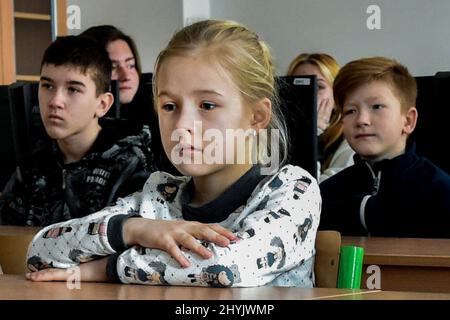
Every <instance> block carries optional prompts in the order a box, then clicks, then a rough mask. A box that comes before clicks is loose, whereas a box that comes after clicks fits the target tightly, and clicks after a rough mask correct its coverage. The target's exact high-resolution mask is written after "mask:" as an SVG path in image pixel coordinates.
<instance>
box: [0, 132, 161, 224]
mask: <svg viewBox="0 0 450 320" xmlns="http://www.w3.org/2000/svg"><path fill="white" fill-rule="evenodd" d="M139 128H142V129H141V130H136V131H135V133H134V135H126V136H124V135H123V134H122V135H121V134H120V133H118V131H119V130H117V128H116V129H112V128H104V129H102V130H101V131H100V133H99V135H98V137H97V139H96V141H95V143H94V145H93V146H92V147H91V149H90V150H89V151H88V153H87V154H86V155H85V156H84V157H83V158H82V159H81V160H79V161H77V162H74V163H69V164H63V162H62V155H61V152H60V151H59V148H58V146H57V144H56V142H55V141H52V143H50V144H48V145H46V146H45V147H43V148H42V149H40V150H39V151H37V152H35V153H34V154H33V156H32V157H31V158H30V159H28V161H27V162H26V163H25V164H24V165H22V166H21V167H20V174H17V173H15V174H13V175H12V177H11V179H10V181H9V182H8V183H7V185H6V186H5V189H4V190H3V194H2V196H1V198H0V224H11V225H30V226H46V225H49V224H53V223H56V222H61V221H66V220H69V219H73V218H78V217H82V216H86V215H88V214H90V213H92V212H96V211H98V210H100V209H102V208H104V207H105V206H108V205H111V204H114V203H115V200H116V199H117V198H118V197H120V196H126V195H128V194H130V193H132V192H135V191H137V190H140V189H141V188H142V186H143V185H144V183H145V181H146V180H147V178H148V177H149V175H150V173H152V172H153V171H155V170H156V168H155V167H154V165H153V154H152V151H151V149H150V142H151V135H150V131H149V129H148V127H147V126H144V127H142V126H139Z"/></svg>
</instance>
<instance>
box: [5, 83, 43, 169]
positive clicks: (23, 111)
mask: <svg viewBox="0 0 450 320" xmlns="http://www.w3.org/2000/svg"><path fill="white" fill-rule="evenodd" d="M38 90H39V83H15V84H13V85H11V86H10V87H9V96H10V114H11V117H12V121H11V122H12V134H13V139H12V140H13V143H14V150H15V155H16V161H17V164H18V165H19V166H20V165H21V164H23V162H24V161H25V160H26V159H28V158H29V157H30V155H31V154H32V153H33V151H35V150H36V149H38V148H39V147H41V146H42V145H43V144H45V143H47V142H48V141H50V138H49V137H48V135H47V133H46V131H45V127H44V124H43V123H42V120H41V115H40V111H39V99H38Z"/></svg>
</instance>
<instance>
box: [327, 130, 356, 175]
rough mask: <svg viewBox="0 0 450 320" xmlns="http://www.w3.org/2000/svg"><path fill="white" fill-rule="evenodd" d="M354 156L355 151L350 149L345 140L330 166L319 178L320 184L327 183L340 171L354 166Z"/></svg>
mask: <svg viewBox="0 0 450 320" xmlns="http://www.w3.org/2000/svg"><path fill="white" fill-rule="evenodd" d="M354 154H355V151H353V149H352V148H351V147H350V145H349V144H348V142H347V140H345V139H344V140H343V141H342V142H341V144H340V145H339V148H337V150H336V152H335V153H334V155H333V157H332V158H331V162H330V166H329V167H328V168H327V169H325V171H324V172H323V173H322V174H321V175H320V176H319V183H320V182H323V181H325V180H326V179H328V178H329V177H331V176H333V175H335V174H336V173H338V172H339V171H341V170H343V169H345V168H347V167H350V166H352V165H353V164H354V161H353V155H354ZM319 168H320V167H319ZM319 170H320V169H319Z"/></svg>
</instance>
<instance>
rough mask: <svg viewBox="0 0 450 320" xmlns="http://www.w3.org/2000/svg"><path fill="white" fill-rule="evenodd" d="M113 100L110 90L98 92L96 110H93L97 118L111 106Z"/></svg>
mask: <svg viewBox="0 0 450 320" xmlns="http://www.w3.org/2000/svg"><path fill="white" fill-rule="evenodd" d="M113 102H114V96H113V95H112V93H111V92H105V93H102V94H100V96H99V97H98V105H97V110H96V111H95V115H96V116H97V118H101V117H103V116H104V115H105V114H106V113H107V112H108V110H109V108H111V106H112V104H113Z"/></svg>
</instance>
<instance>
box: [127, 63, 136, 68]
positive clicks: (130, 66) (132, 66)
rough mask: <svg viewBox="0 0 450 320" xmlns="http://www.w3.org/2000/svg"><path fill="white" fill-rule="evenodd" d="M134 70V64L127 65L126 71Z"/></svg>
mask: <svg viewBox="0 0 450 320" xmlns="http://www.w3.org/2000/svg"><path fill="white" fill-rule="evenodd" d="M135 68H136V65H135V64H134V63H133V64H129V65H128V69H130V70H134V69H135Z"/></svg>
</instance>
